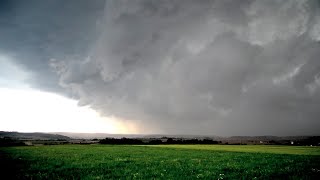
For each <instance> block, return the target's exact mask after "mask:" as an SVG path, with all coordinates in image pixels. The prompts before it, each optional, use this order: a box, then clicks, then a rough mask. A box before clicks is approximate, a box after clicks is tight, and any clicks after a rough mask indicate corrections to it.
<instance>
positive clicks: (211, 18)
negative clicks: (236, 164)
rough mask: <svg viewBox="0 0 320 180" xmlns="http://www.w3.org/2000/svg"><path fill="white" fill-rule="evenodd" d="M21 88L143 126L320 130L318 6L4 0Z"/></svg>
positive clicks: (2, 32)
mask: <svg viewBox="0 0 320 180" xmlns="http://www.w3.org/2000/svg"><path fill="white" fill-rule="evenodd" d="M25 86H28V87H31V88H33V89H36V90H39V91H44V92H50V93H55V94H58V95H62V96H65V97H66V98H70V99H73V100H76V101H78V105H79V106H89V107H91V108H92V109H93V110H95V111H97V112H98V113H100V114H101V115H102V116H105V117H111V116H112V117H117V118H119V119H122V121H124V122H127V123H130V124H135V125H136V126H137V127H142V128H140V131H139V133H169V134H207V135H209V134H210V135H319V132H320V2H319V1H316V0H315V1H312V0H295V1H294V0H278V1H276V0H257V1H255V0H241V1H240V0H232V1H231V0H216V1H214V0H115V1H112V0H110V1H109V0H107V1H103V0H94V1H89V0H45V1H43V0H28V1H23V0H2V1H1V2H0V87H3V88H11V89H19V88H24V87H25ZM17 103H19V102H17ZM48 108H49V107H48ZM25 121H28V119H26V120H25ZM43 121H46V120H45V119H44V120H43ZM138 129H139V128H138ZM151 130H152V131H151Z"/></svg>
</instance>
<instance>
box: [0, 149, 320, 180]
mask: <svg viewBox="0 0 320 180" xmlns="http://www.w3.org/2000/svg"><path fill="white" fill-rule="evenodd" d="M0 165H1V167H0V168H1V175H0V176H1V177H5V176H6V177H7V178H6V179H319V178H320V148H319V147H295V146H248V145H243V146H240V145H226V146H224V145H165V146H121V145H115V146H112V145H61V146H60V145H57V146H28V147H6V148H0Z"/></svg>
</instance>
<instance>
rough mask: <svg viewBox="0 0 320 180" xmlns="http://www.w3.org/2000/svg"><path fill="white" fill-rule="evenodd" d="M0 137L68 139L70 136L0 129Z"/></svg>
mask: <svg viewBox="0 0 320 180" xmlns="http://www.w3.org/2000/svg"><path fill="white" fill-rule="evenodd" d="M0 138H12V139H19V140H70V139H71V138H70V137H68V136H64V135H59V134H49V133H38V132H36V133H21V132H7V131H0Z"/></svg>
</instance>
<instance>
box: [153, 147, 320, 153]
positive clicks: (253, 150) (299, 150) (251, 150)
mask: <svg viewBox="0 0 320 180" xmlns="http://www.w3.org/2000/svg"><path fill="white" fill-rule="evenodd" d="M154 147H164V148H178V149H196V150H213V151H230V152H247V153H271V154H297V155H320V148H319V147H309V146H283V145H279V146H275V145H273V146H270V145H155V146H154Z"/></svg>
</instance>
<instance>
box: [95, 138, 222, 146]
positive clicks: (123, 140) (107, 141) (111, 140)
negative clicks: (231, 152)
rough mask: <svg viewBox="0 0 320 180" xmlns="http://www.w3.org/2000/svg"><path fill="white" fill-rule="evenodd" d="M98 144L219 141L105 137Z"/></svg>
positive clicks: (216, 142) (203, 142)
mask: <svg viewBox="0 0 320 180" xmlns="http://www.w3.org/2000/svg"><path fill="white" fill-rule="evenodd" d="M99 143H100V144H137V145H139V144H150V145H157V144H219V143H221V142H220V141H214V140H211V139H203V140H199V139H173V138H168V139H166V140H163V141H162V140H161V139H147V140H144V141H142V140H140V139H130V138H121V139H115V138H105V139H102V140H100V142H99Z"/></svg>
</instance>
